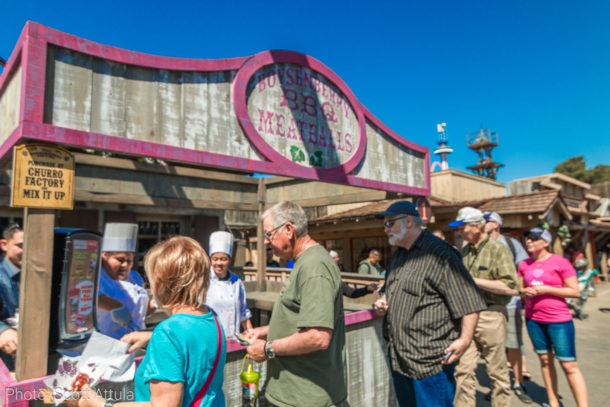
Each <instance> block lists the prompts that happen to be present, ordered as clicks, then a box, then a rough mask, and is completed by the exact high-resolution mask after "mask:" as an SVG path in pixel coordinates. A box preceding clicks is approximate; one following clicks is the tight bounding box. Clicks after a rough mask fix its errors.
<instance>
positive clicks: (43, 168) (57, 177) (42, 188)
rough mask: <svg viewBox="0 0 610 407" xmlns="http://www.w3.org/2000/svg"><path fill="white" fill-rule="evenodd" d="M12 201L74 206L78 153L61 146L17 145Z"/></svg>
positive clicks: (31, 205)
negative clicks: (76, 154) (75, 167)
mask: <svg viewBox="0 0 610 407" xmlns="http://www.w3.org/2000/svg"><path fill="white" fill-rule="evenodd" d="M11 205H12V206H20V207H28V208H49V209H72V208H73V207H74V156H73V155H72V154H71V153H70V152H69V151H68V150H66V149H63V148H61V147H55V146H49V145H45V144H22V145H20V146H15V147H14V148H13V188H12V190H11Z"/></svg>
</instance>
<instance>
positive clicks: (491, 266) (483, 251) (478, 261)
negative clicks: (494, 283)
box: [462, 236, 519, 306]
mask: <svg viewBox="0 0 610 407" xmlns="http://www.w3.org/2000/svg"><path fill="white" fill-rule="evenodd" d="M462 255H463V258H464V265H465V266H466V268H467V269H468V271H469V272H470V275H471V276H472V277H475V278H484V279H486V280H500V281H502V282H503V283H504V284H506V285H507V286H508V287H509V288H512V289H515V290H518V289H519V279H518V278H517V271H516V270H515V263H513V259H512V257H511V255H510V251H509V249H508V248H507V247H506V246H504V245H503V244H502V243H500V242H498V241H496V240H494V239H492V238H491V237H489V236H487V237H486V238H485V239H483V241H481V242H479V243H478V244H476V245H471V244H470V243H469V244H467V245H466V246H465V247H464V249H462ZM483 297H484V298H485V303H486V304H487V305H488V306H490V305H500V306H505V305H506V304H508V303H509V301H510V299H511V298H512V297H510V296H507V295H502V294H493V293H490V292H487V291H483Z"/></svg>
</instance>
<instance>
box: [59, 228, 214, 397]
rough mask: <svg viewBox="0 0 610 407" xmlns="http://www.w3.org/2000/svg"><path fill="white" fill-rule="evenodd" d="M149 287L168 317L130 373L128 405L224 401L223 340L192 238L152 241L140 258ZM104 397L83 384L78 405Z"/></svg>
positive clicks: (206, 264) (204, 259)
mask: <svg viewBox="0 0 610 407" xmlns="http://www.w3.org/2000/svg"><path fill="white" fill-rule="evenodd" d="M144 263H145V264H144V267H145V269H146V274H147V276H148V280H149V281H150V287H151V290H152V293H153V296H154V297H155V300H156V302H157V303H158V304H159V307H161V308H162V309H164V310H165V312H166V313H167V314H168V315H169V318H167V319H166V320H164V321H162V322H161V323H160V324H159V325H157V327H155V329H154V331H153V333H152V337H150V342H149V344H148V348H147V351H146V356H145V357H144V360H142V363H141V364H140V366H139V368H138V370H137V372H136V377H135V399H136V402H135V403H117V404H115V406H119V407H121V406H122V407H128V406H131V405H132V404H133V405H134V406H140V405H142V406H144V405H148V406H150V405H160V406H164V407H178V406H182V407H187V406H191V407H202V406H206V407H207V406H213V407H216V406H224V405H225V398H224V394H223V392H222V383H223V369H224V364H225V356H226V341H225V339H224V333H223V331H222V327H221V326H220V323H219V322H218V319H217V317H216V315H215V314H214V313H213V312H212V311H211V310H209V309H208V308H207V307H206V306H205V305H202V303H201V301H200V300H201V298H203V299H205V296H206V293H207V290H208V287H209V284H210V260H209V258H208V256H207V254H206V252H205V250H203V249H202V248H201V246H200V245H199V243H197V242H196V241H195V240H193V239H191V238H189V237H184V236H176V237H172V238H171V239H169V240H166V241H164V242H160V243H157V244H156V245H155V246H153V247H152V248H151V249H150V250H149V251H148V253H147V254H146V257H145V258H144ZM107 403H108V402H107V401H106V400H104V399H103V398H101V397H100V396H98V395H97V394H96V393H95V390H93V389H91V388H90V387H85V389H84V390H83V392H82V396H81V398H80V400H78V403H77V404H71V405H78V407H102V406H106V405H109V404H107Z"/></svg>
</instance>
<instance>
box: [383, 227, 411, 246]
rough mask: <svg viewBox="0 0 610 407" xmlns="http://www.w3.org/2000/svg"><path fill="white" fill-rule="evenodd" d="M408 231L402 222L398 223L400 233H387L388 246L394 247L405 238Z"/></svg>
mask: <svg viewBox="0 0 610 407" xmlns="http://www.w3.org/2000/svg"><path fill="white" fill-rule="evenodd" d="M408 231H409V229H407V227H406V226H405V224H404V223H403V222H400V232H399V233H398V234H394V233H388V243H389V244H390V246H396V245H397V244H398V242H400V241H401V240H402V239H403V238H404V237H405V235H406V234H407V232H408Z"/></svg>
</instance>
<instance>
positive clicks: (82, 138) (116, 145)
mask: <svg viewBox="0 0 610 407" xmlns="http://www.w3.org/2000/svg"><path fill="white" fill-rule="evenodd" d="M16 133H17V131H15V132H14V133H13V135H12V136H11V138H10V139H9V140H7V141H6V142H5V143H4V144H3V145H2V146H1V147H0V157H1V156H4V154H5V153H6V151H8V150H9V149H10V148H12V145H14V144H16V143H17V142H20V141H21V139H32V140H39V141H47V142H51V143H60V144H65V145H68V146H73V147H81V148H93V149H99V150H105V151H114V152H118V153H122V154H127V155H140V156H147V157H156V158H161V159H165V160H170V161H179V162H187V163H194V164H201V165H209V166H215V167H222V168H234V169H240V170H243V171H247V172H261V173H266V174H274V175H284V176H288V177H295V178H306V179H311V177H310V175H311V174H309V172H307V171H303V170H301V169H300V168H295V167H292V168H285V167H283V166H281V165H279V164H275V163H272V162H267V161H256V160H248V159H245V158H236V157H231V156H227V155H223V154H215V153H210V152H207V151H197V150H189V149H185V148H179V147H172V146H166V145H162V144H156V143H151V142H145V141H139V140H132V139H125V138H122V137H114V136H107V135H103V134H98V133H91V132H85V131H80V130H73V129H68V128H65V127H57V126H53V125H50V124H39V123H32V122H24V123H23V124H22V130H21V131H20V132H19V134H18V135H17V134H16ZM313 179H316V180H320V181H325V182H331V183H341V184H348V185H354V186H362V187H366V188H375V189H385V190H391V191H397V192H403V193H407V194H413V195H426V194H429V192H428V191H426V190H425V189H422V188H416V187H409V186H405V185H400V184H393V183H389V182H380V181H371V180H367V179H363V178H358V177H354V176H350V175H348V176H347V177H344V178H343V179H341V178H338V177H335V176H334V174H323V175H321V176H319V177H316V178H313Z"/></svg>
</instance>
